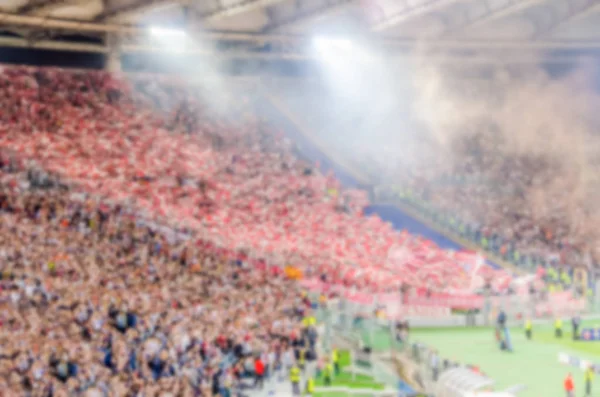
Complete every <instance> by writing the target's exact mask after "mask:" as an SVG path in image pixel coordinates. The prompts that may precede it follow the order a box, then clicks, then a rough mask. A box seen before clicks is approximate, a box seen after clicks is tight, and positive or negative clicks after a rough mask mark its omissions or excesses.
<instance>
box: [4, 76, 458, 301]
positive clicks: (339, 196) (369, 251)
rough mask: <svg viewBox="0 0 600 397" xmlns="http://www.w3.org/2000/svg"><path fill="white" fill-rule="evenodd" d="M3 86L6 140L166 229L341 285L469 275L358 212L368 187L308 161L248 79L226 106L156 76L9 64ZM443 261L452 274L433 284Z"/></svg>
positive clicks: (19, 152)
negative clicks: (268, 115)
mask: <svg viewBox="0 0 600 397" xmlns="http://www.w3.org/2000/svg"><path fill="white" fill-rule="evenodd" d="M0 93H1V94H2V95H1V99H0V102H1V103H0V104H1V105H2V107H3V109H6V112H5V113H3V114H2V115H1V116H0V117H2V119H3V121H4V122H3V123H2V124H0V132H2V134H1V135H0V145H1V146H2V147H4V148H6V149H10V150H12V151H13V152H14V153H15V156H18V157H19V158H25V159H35V160H36V162H37V164H38V165H39V166H40V167H42V168H44V169H45V170H49V171H51V172H53V173H55V174H57V175H61V177H63V178H64V180H66V181H68V182H69V183H71V184H74V185H76V186H78V187H79V188H80V189H82V190H84V191H86V192H89V193H93V194H95V195H98V196H100V197H103V198H105V199H107V200H110V201H112V202H117V203H124V202H127V203H131V204H132V205H133V206H135V208H136V212H137V213H139V214H143V215H144V216H145V217H146V218H150V219H153V220H154V221H156V222H158V223H160V224H163V225H170V226H172V227H177V228H184V229H186V230H189V231H193V232H194V233H195V234H196V235H198V236H200V237H202V238H203V239H205V240H208V241H211V242H212V243H214V244H215V245H216V246H219V247H223V248H227V249H229V250H240V249H243V250H246V251H247V252H248V255H250V256H252V257H255V258H261V259H265V261H266V262H267V265H271V264H279V265H281V264H285V265H289V266H292V267H294V268H296V269H297V270H299V271H300V272H304V273H306V274H304V276H306V277H323V278H324V279H326V280H327V281H328V282H331V283H336V284H345V285H354V286H358V287H360V288H371V289H381V288H392V289H395V288H397V287H398V286H399V285H400V284H401V283H402V282H403V281H405V282H406V281H408V282H410V283H411V284H415V283H424V284H431V285H428V286H429V287H431V288H435V289H443V288H445V287H446V288H453V289H461V288H466V287H468V285H469V283H470V281H469V280H468V277H467V275H466V274H465V272H464V271H462V270H461V269H462V267H461V266H459V265H458V264H456V263H455V261H454V260H453V259H452V255H451V254H450V253H446V252H445V251H442V250H440V249H438V248H437V247H435V245H433V244H431V243H430V242H428V241H422V240H420V239H417V238H414V237H413V236H405V235H402V234H400V233H398V232H396V231H395V230H394V229H393V228H392V226H391V225H389V224H386V223H385V222H383V221H381V219H379V218H377V217H365V216H363V215H362V209H363V208H364V206H365V205H366V204H367V194H366V192H363V191H357V190H345V189H341V187H340V186H339V183H338V181H337V180H336V179H335V178H333V176H332V175H322V174H321V173H319V172H318V171H317V170H315V169H314V167H313V166H311V165H310V164H307V163H306V162H304V161H300V160H299V159H298V158H297V157H296V156H295V155H294V146H293V143H292V142H291V141H290V140H289V139H287V138H286V137H285V136H284V135H283V134H282V133H281V132H279V131H277V130H275V131H274V129H273V127H271V126H270V125H268V124H267V123H266V122H265V120H264V119H263V118H261V117H260V115H259V114H258V112H257V111H256V110H255V109H254V101H255V98H254V97H253V95H254V94H253V91H252V87H246V88H245V90H244V93H243V94H239V95H235V94H232V95H231V97H232V98H234V99H232V101H233V103H234V105H232V106H230V107H226V108H225V109H223V108H218V107H217V108H215V107H214V106H209V105H208V104H210V103H211V101H210V95H211V92H210V91H209V92H205V91H202V90H201V89H197V88H196V87H194V86H190V85H184V84H178V83H176V82H172V81H170V80H167V79H164V80H162V79H157V78H156V77H152V76H138V77H131V78H130V79H129V80H128V81H123V80H115V79H114V78H112V77H111V76H110V75H107V74H105V73H101V72H85V73H84V72H66V71H61V70H56V69H26V68H5V70H4V71H3V73H2V74H0ZM57 115H60V117H59V119H57V117H58V116H57ZM40 120H41V121H40ZM38 121H39V122H38ZM32 137H35V139H32ZM405 244H410V245H411V247H412V248H414V247H415V246H416V247H417V248H419V251H420V253H421V259H422V260H421V262H420V263H421V267H420V269H419V272H418V274H416V275H415V274H414V272H410V273H408V272H407V269H403V271H402V272H399V271H398V266H397V264H390V257H389V253H390V251H391V250H393V249H394V248H396V247H397V246H398V245H405ZM430 258H435V262H432V261H431V260H430ZM442 260H444V261H445V262H447V267H448V268H450V270H451V271H452V274H453V275H454V276H455V277H454V278H453V280H451V282H447V280H441V279H440V278H439V277H431V280H429V278H430V277H428V276H434V275H435V273H437V272H438V270H439V266H437V265H438V264H439V263H440V262H441V261H442ZM428 265H431V266H428ZM365 269H368V272H367V271H365ZM404 273H407V274H408V275H407V276H405V275H404ZM405 278H409V280H405Z"/></svg>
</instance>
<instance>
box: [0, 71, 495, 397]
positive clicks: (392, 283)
mask: <svg viewBox="0 0 600 397" xmlns="http://www.w3.org/2000/svg"><path fill="white" fill-rule="evenodd" d="M248 93H250V94H248ZM210 95H211V93H210V92H203V91H202V90H201V89H198V88H197V87H192V86H190V85H185V84H182V83H178V82H177V81H174V80H170V79H163V78H158V77H156V76H128V77H127V79H123V76H121V77H120V78H116V77H114V76H111V75H109V74H107V73H104V72H93V71H85V72H84V71H65V70H60V69H38V68H25V67H4V68H2V70H1V71H0V107H1V108H2V112H0V150H1V152H0V153H1V156H0V241H2V243H1V244H0V246H1V247H2V250H1V252H0V258H2V261H1V262H0V263H1V269H0V270H1V271H2V272H1V276H2V279H1V280H0V307H1V308H2V310H0V340H1V342H0V391H1V392H2V393H4V394H2V395H9V396H12V395H15V396H17V395H18V396H44V397H46V396H61V395H64V396H66V395H75V394H76V393H79V392H86V393H89V395H98V396H105V395H108V393H113V395H119V396H126V395H131V396H141V395H143V396H154V395H161V396H167V395H173V396H179V395H181V396H188V395H189V396H198V395H202V396H210V395H217V394H218V395H221V396H229V395H232V393H233V392H234V390H237V389H238V385H240V381H241V379H242V378H243V377H245V376H256V373H257V372H258V371H255V369H256V368H261V365H264V366H265V367H266V368H267V373H268V372H269V370H273V369H274V368H275V367H289V366H290V363H291V362H293V361H294V359H295V357H299V355H300V351H301V350H302V349H308V351H311V350H312V348H314V343H315V335H314V333H311V332H307V330H306V327H303V326H302V323H301V321H299V320H301V319H302V318H304V317H305V316H310V307H311V302H310V301H308V300H307V299H306V298H305V297H304V296H303V294H302V293H301V292H300V290H299V289H298V287H297V285H296V284H295V283H294V279H296V278H299V277H307V278H311V277H312V278H320V279H321V280H323V281H327V282H329V283H332V284H338V285H342V286H354V287H358V288H361V289H364V290H369V291H383V290H396V289H398V287H399V286H400V285H407V284H408V285H411V286H415V287H427V288H431V289H434V290H448V289H465V288H469V287H471V284H472V279H471V277H470V272H469V271H467V270H465V269H464V267H463V266H462V264H461V263H459V261H457V260H456V259H455V258H454V256H453V254H452V253H448V252H445V251H443V250H440V249H439V248H437V247H436V246H435V245H434V244H432V243H431V242H429V241H425V240H423V239H420V238H416V237H414V236H410V235H408V234H407V233H397V232H396V231H394V230H393V229H392V227H391V226H390V225H388V224H385V223H384V222H382V221H381V220H380V219H379V218H376V217H365V216H363V214H362V209H363V207H364V206H365V205H366V204H367V198H366V193H364V192H361V191H353V190H344V189H341V187H340V186H339V183H338V182H337V181H336V180H335V178H333V176H332V175H322V174H321V173H320V172H319V171H318V170H317V169H316V168H315V167H313V166H312V165H310V164H308V163H306V162H304V161H301V160H299V159H298V158H297V157H296V156H295V154H294V147H293V144H292V142H290V141H289V140H288V139H286V138H285V136H284V135H283V134H282V133H281V132H278V131H276V130H275V131H274V130H273V127H271V126H269V125H268V124H267V123H266V122H265V120H263V119H262V118H261V117H259V116H258V114H257V112H256V111H255V109H254V107H253V101H254V100H255V98H253V97H252V89H251V87H250V88H249V89H247V90H246V93H245V94H244V95H232V97H233V98H234V100H231V99H230V103H231V106H228V107H227V108H226V109H223V108H218V107H215V106H212V105H211V101H210ZM392 251H393V255H391V254H390V252H392ZM409 262H410V263H409ZM409 264H410V266H409ZM478 271H481V272H491V270H490V269H488V268H487V267H486V266H482V267H481V269H479V268H478ZM17 333H18V335H19V338H15V335H16V334H17ZM258 362H260V363H262V364H258ZM161 393H162V394H161Z"/></svg>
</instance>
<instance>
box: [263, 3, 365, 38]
mask: <svg viewBox="0 0 600 397" xmlns="http://www.w3.org/2000/svg"><path fill="white" fill-rule="evenodd" d="M353 3H354V0H331V1H328V2H325V4H323V5H321V6H319V7H314V8H311V9H307V10H302V11H299V12H297V13H295V14H293V15H291V16H289V17H287V18H281V19H279V20H278V18H277V17H275V18H274V20H273V21H272V22H271V23H269V25H267V26H266V27H265V29H264V30H263V32H264V33H271V32H278V31H281V30H283V29H289V28H298V27H304V26H307V25H310V24H311V23H314V22H315V21H317V20H319V19H322V18H327V17H330V16H332V15H335V14H338V13H340V12H342V11H344V10H346V9H349V8H350V7H352V6H353V5H354V4H353Z"/></svg>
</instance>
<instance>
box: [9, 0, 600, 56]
mask: <svg viewBox="0 0 600 397" xmlns="http://www.w3.org/2000/svg"><path fill="white" fill-rule="evenodd" d="M156 25H160V26H169V27H186V28H187V29H190V30H193V31H197V32H199V33H200V32H202V34H204V35H205V36H206V37H208V38H210V39H212V40H221V41H231V42H241V43H245V44H244V45H245V46H249V45H250V46H251V45H254V46H263V45H265V44H270V45H272V46H274V47H281V48H287V49H288V51H287V52H288V53H290V54H291V53H294V51H296V52H297V49H298V48H297V47H298V46H299V44H298V42H300V41H302V40H305V39H304V37H305V36H306V37H308V36H312V35H314V34H332V33H343V34H348V33H354V32H360V33H361V34H362V35H364V34H365V33H366V34H367V35H368V36H369V37H371V38H376V39H381V40H379V42H383V43H386V45H390V46H395V47H399V48H400V47H402V48H408V47H413V46H418V45H419V44H420V43H423V42H424V41H426V42H427V43H428V45H429V46H431V47H436V48H437V47H443V48H452V49H454V50H456V51H463V50H464V51H471V50H473V49H477V48H497V49H536V50H539V49H542V50H544V51H546V50H555V49H569V50H570V49H584V50H588V51H589V50H596V49H599V48H600V0H370V1H369V0H197V1H189V0H0V30H2V31H4V32H5V35H4V36H2V37H0V45H2V44H3V45H10V46H32V45H37V46H40V47H44V48H52V47H53V46H56V47H62V48H63V49H69V48H68V47H70V48H71V49H73V50H75V51H77V50H83V48H84V47H82V44H80V43H79V44H78V42H77V41H78V40H64V39H60V40H57V39H56V38H57V37H64V36H65V35H70V36H73V35H76V36H77V37H79V38H80V39H82V40H83V39H84V38H89V37H91V38H93V39H95V40H98V43H99V45H101V46H105V47H106V48H108V46H109V45H110V43H111V40H112V39H111V37H113V36H119V37H125V38H126V40H124V41H126V42H127V43H128V44H126V45H130V46H134V47H131V48H134V49H135V45H138V46H139V45H140V44H139V40H138V41H136V40H134V39H132V38H133V37H135V36H139V35H140V34H141V32H143V29H144V26H156ZM383 39H385V40H383ZM83 41H85V40H83ZM136 43H137V44H136ZM78 46H80V47H81V48H79V47H78ZM98 48H100V47H98ZM290 48H291V50H290Z"/></svg>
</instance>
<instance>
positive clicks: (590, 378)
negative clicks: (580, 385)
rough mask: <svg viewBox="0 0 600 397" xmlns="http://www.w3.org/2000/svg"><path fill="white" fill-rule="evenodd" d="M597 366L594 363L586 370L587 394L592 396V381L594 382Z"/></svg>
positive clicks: (587, 396)
mask: <svg viewBox="0 0 600 397" xmlns="http://www.w3.org/2000/svg"><path fill="white" fill-rule="evenodd" d="M595 371H596V368H595V367H594V366H593V365H589V366H588V367H587V368H586V370H585V396H586V397H590V396H591V395H592V383H593V382H594V373H595Z"/></svg>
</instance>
